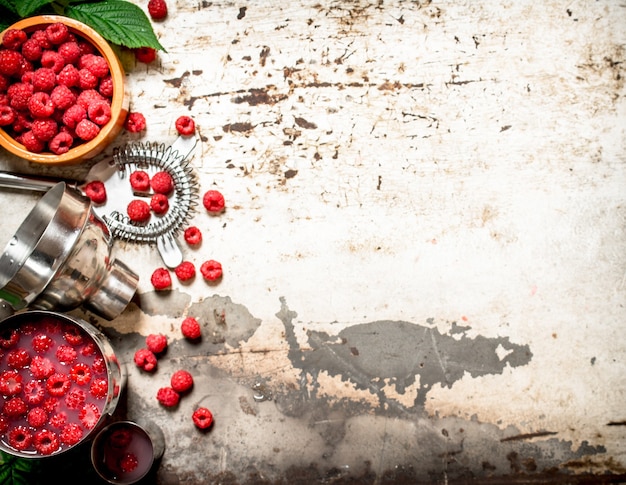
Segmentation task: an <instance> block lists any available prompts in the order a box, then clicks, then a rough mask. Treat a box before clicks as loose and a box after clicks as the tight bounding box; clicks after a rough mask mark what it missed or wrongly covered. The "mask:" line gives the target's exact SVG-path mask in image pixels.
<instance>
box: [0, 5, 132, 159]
mask: <svg viewBox="0 0 626 485" xmlns="http://www.w3.org/2000/svg"><path fill="white" fill-rule="evenodd" d="M57 22H61V23H63V24H65V25H67V27H68V30H69V31H70V33H72V34H74V35H75V36H77V38H78V37H80V38H82V39H84V40H87V41H88V42H90V43H91V44H92V45H93V46H94V47H95V48H96V51H97V52H98V53H99V54H100V55H102V56H103V57H104V58H105V59H106V60H107V62H108V64H109V71H110V74H111V78H112V81H113V95H112V97H111V119H110V121H108V122H107V123H106V124H105V125H104V126H102V127H101V130H100V132H99V134H98V135H97V136H96V137H95V138H93V139H92V140H90V141H86V142H82V143H79V144H78V143H76V144H75V145H74V146H73V148H71V149H70V150H69V151H67V152H66V153H64V154H61V155H57V154H54V153H52V152H50V151H46V150H44V151H42V152H40V153H33V152H31V151H28V150H27V149H26V148H25V147H24V145H22V144H21V143H19V142H18V141H16V140H15V139H14V138H13V137H12V136H11V135H10V134H9V133H8V131H9V130H8V129H7V130H5V129H2V128H0V145H2V146H3V147H4V148H5V149H7V150H8V151H9V152H11V153H13V154H14V155H17V156H18V157H20V158H23V159H25V160H28V161H30V162H34V163H39V164H45V165H72V164H77V163H80V162H82V161H85V160H89V159H91V158H93V157H94V156H96V155H98V154H99V153H100V152H102V150H104V149H105V148H106V147H107V145H109V144H110V143H111V142H112V141H113V139H114V138H115V137H116V136H117V135H118V134H119V132H120V130H121V129H122V128H123V126H124V121H125V119H126V116H127V115H128V96H127V95H126V91H125V86H124V69H123V67H122V64H121V62H120V60H119V58H118V57H117V55H116V54H115V52H114V51H113V49H112V48H111V46H110V45H109V44H108V42H107V41H106V40H105V39H104V38H103V37H102V36H101V35H100V34H98V33H97V32H96V31H95V30H93V29H92V28H91V27H89V26H87V25H85V24H83V23H82V22H79V21H77V20H73V19H70V18H68V17H63V16H57V15H39V16H36V17H30V18H26V19H23V20H20V21H19V22H16V23H14V24H13V25H11V26H10V27H9V28H7V29H6V30H5V31H3V32H2V33H0V41H1V40H2V39H3V38H4V35H5V34H6V32H7V31H8V30H10V29H21V30H23V31H25V32H26V33H27V34H29V35H30V34H32V32H33V31H35V30H39V29H42V28H43V29H45V28H46V27H47V26H48V25H50V24H53V23H57Z"/></svg>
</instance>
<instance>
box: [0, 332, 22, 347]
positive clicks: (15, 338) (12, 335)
mask: <svg viewBox="0 0 626 485" xmlns="http://www.w3.org/2000/svg"><path fill="white" fill-rule="evenodd" d="M19 341H20V334H19V333H18V331H17V330H15V329H13V328H9V329H4V330H2V331H1V332H0V347H2V348H3V349H10V348H11V347H15V346H16V345H17V344H18V343H19Z"/></svg>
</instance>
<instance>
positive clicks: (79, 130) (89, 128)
mask: <svg viewBox="0 0 626 485" xmlns="http://www.w3.org/2000/svg"><path fill="white" fill-rule="evenodd" d="M75 129H76V136H78V138H80V139H81V140H84V141H89V140H93V139H94V138H95V137H96V136H98V133H100V127H99V126H98V125H96V124H95V123H94V122H93V121H89V120H80V121H79V122H78V124H77V125H76V128H75Z"/></svg>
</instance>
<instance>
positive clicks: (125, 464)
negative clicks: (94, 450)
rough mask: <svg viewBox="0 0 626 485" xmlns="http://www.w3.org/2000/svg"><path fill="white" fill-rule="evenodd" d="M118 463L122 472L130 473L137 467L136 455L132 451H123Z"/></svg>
mask: <svg viewBox="0 0 626 485" xmlns="http://www.w3.org/2000/svg"><path fill="white" fill-rule="evenodd" d="M119 465H120V470H122V471H123V472H124V473H130V472H132V471H133V470H134V469H135V468H137V466H138V465H139V460H138V459H137V455H135V454H134V453H124V455H123V456H122V457H121V458H120V461H119Z"/></svg>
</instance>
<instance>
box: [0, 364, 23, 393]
mask: <svg viewBox="0 0 626 485" xmlns="http://www.w3.org/2000/svg"><path fill="white" fill-rule="evenodd" d="M21 392H22V375H21V374H20V373H19V372H17V371H16V370H6V371H4V372H3V373H2V374H0V393H2V394H4V395H5V396H15V395H17V394H19V393H21Z"/></svg>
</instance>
